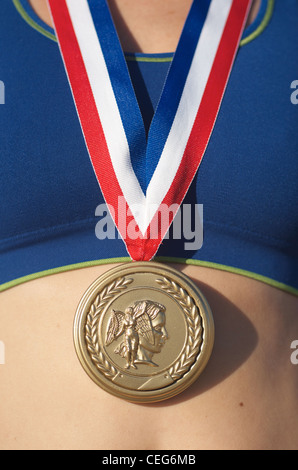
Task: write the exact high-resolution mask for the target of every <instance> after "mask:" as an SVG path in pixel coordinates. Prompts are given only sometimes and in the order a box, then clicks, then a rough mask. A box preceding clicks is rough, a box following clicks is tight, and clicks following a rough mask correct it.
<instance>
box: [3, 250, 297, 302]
mask: <svg viewBox="0 0 298 470" xmlns="http://www.w3.org/2000/svg"><path fill="white" fill-rule="evenodd" d="M154 261H157V262H161V263H172V264H186V265H190V266H200V267H204V268H212V269H217V270H220V271H225V272H229V273H233V274H238V275H240V276H244V277H247V278H250V279H254V280H255V281H259V282H263V283H264V284H267V285H269V286H271V287H274V288H276V289H280V290H282V291H284V292H286V293H288V294H292V295H295V296H298V289H295V288H293V287H290V286H288V285H286V284H283V283H281V282H278V281H274V279H270V278H268V277H266V276H262V275H260V274H256V273H253V272H250V271H245V270H244V269H239V268H235V267H233V266H225V265H223V264H218V263H211V262H209V261H200V260H194V259H187V258H174V257H173V258H172V257H162V256H157V257H156V258H155V259H154ZM128 262H132V261H131V259H130V258H129V257H121V258H107V259H101V260H95V261H86V262H84V263H77V264H70V265H68V266H61V267H59V268H54V269H48V270H46V271H41V272H39V273H34V274H29V275H28V276H24V277H20V278H19V279H14V280H13V281H10V282H7V283H5V284H2V285H0V292H4V291H6V290H8V289H11V288H12V287H16V286H19V285H21V284H24V283H26V282H29V281H34V280H36V279H41V278H43V277H47V276H51V275H54V274H61V273H65V272H68V271H74V270H77V269H83V268H90V267H95V266H101V265H107V264H116V263H128Z"/></svg>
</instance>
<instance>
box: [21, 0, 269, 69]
mask: <svg viewBox="0 0 298 470" xmlns="http://www.w3.org/2000/svg"><path fill="white" fill-rule="evenodd" d="M12 2H13V4H14V6H15V8H16V10H17V11H18V12H19V14H20V15H21V17H22V18H23V19H24V20H25V21H26V22H27V23H28V24H29V25H30V26H31V27H32V28H33V29H35V30H36V31H38V32H39V33H40V34H42V35H44V36H46V37H47V38H48V39H51V40H52V41H54V42H57V38H56V36H55V34H54V33H51V32H49V31H47V30H46V29H45V28H43V27H42V26H41V25H39V24H38V23H36V21H34V19H33V18H32V17H31V16H30V15H29V14H28V13H27V12H26V10H25V9H24V7H23V6H22V4H21V2H20V0H12ZM274 4H275V0H268V5H267V9H266V12H265V15H264V18H263V20H262V22H261V24H260V25H259V26H258V27H257V28H256V29H255V30H254V31H253V32H252V33H251V34H250V35H249V36H247V37H246V38H244V39H242V41H241V42H240V46H241V47H242V46H245V45H246V44H249V43H250V42H252V41H254V40H255V39H256V38H257V37H259V36H260V35H261V34H262V33H263V32H264V31H265V29H266V28H267V26H268V24H269V22H270V20H271V18H272V15H273V12H274ZM257 20H258V15H257V18H256V19H255V20H254V22H253V23H252V25H253V24H254V23H255V22H257ZM41 21H42V20H41ZM252 25H251V26H252ZM126 59H127V60H129V61H136V62H171V61H172V55H171V56H169V57H163V58H160V57H157V58H154V57H148V54H144V56H129V55H128V56H126Z"/></svg>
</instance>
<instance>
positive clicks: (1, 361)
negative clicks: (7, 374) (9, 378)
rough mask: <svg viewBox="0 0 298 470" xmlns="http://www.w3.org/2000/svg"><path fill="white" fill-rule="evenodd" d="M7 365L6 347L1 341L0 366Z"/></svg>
mask: <svg viewBox="0 0 298 470" xmlns="http://www.w3.org/2000/svg"><path fill="white" fill-rule="evenodd" d="M4 364H5V345H4V343H3V341H0V366H3V365H4Z"/></svg>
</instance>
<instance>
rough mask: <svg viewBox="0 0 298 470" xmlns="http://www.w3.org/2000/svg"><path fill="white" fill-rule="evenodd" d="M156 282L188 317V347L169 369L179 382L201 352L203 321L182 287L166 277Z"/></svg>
mask: <svg viewBox="0 0 298 470" xmlns="http://www.w3.org/2000/svg"><path fill="white" fill-rule="evenodd" d="M156 282H157V283H158V284H159V285H160V287H161V288H162V289H163V290H164V291H165V292H167V293H168V294H170V295H171V296H172V297H174V298H175V299H176V300H177V302H178V303H179V305H180V307H181V308H182V309H183V311H184V313H185V315H186V320H187V334H188V336H187V339H186V347H185V348H184V350H183V351H182V353H181V355H180V358H179V359H178V361H177V362H176V363H175V364H174V365H173V366H172V367H171V368H170V369H169V374H170V376H171V377H172V379H175V380H178V379H180V378H181V377H182V376H183V375H184V374H185V373H186V372H188V371H189V369H190V367H191V366H192V364H193V363H194V361H195V360H196V357H197V356H198V354H199V352H200V350H201V346H202V342H203V328H202V320H201V316H200V314H199V312H198V308H197V306H196V305H195V303H194V301H193V299H192V298H191V297H190V296H189V295H188V294H187V293H186V292H185V290H184V289H183V288H182V287H181V286H179V285H178V284H176V283H175V282H174V281H171V280H170V279H167V278H166V277H164V278H163V279H157V280H156Z"/></svg>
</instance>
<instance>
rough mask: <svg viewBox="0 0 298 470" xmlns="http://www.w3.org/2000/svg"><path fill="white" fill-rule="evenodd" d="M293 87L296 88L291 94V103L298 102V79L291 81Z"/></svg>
mask: <svg viewBox="0 0 298 470" xmlns="http://www.w3.org/2000/svg"><path fill="white" fill-rule="evenodd" d="M291 88H292V89H293V90H294V91H293V93H292V94H291V103H292V104H298V80H294V81H293V82H292V83H291Z"/></svg>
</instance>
